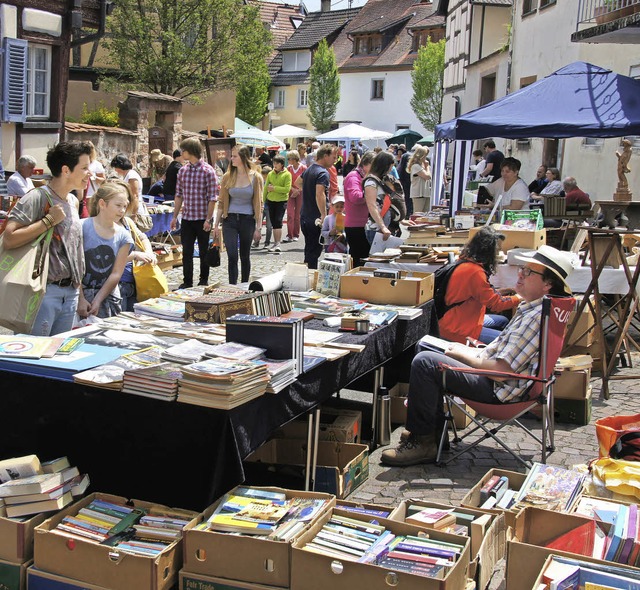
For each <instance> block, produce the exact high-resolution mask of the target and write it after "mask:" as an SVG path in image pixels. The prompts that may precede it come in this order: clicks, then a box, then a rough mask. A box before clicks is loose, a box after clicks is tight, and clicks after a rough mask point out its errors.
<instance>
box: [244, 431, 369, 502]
mask: <svg viewBox="0 0 640 590" xmlns="http://www.w3.org/2000/svg"><path fill="white" fill-rule="evenodd" d="M306 459H307V441H306V440H300V439H297V438H296V439H288V438H274V439H272V440H270V441H268V442H266V443H265V444H263V445H262V446H261V447H259V448H258V449H256V450H255V451H254V452H253V453H251V455H249V456H248V457H247V458H246V459H245V471H246V472H247V479H248V480H249V481H253V479H254V478H259V480H260V481H258V482H256V483H263V481H262V480H264V479H266V480H267V481H273V478H274V476H275V477H277V475H278V474H279V473H280V472H283V473H285V474H286V476H287V477H288V478H290V477H292V474H296V473H297V475H298V481H299V483H300V487H301V488H302V487H304V485H303V484H304V480H305V470H306ZM317 459H318V461H317V467H316V474H315V479H314V484H315V488H314V489H316V490H318V491H319V492H326V493H328V494H334V495H335V496H336V497H337V498H346V497H347V496H348V495H349V494H351V493H352V492H353V491H354V490H355V489H356V488H358V487H359V486H360V485H362V484H363V483H364V482H365V481H367V478H368V477H369V447H368V446H367V445H357V444H350V443H339V442H332V441H319V442H318V453H317ZM287 485H290V486H292V487H296V486H295V482H294V483H293V484H292V483H287Z"/></svg>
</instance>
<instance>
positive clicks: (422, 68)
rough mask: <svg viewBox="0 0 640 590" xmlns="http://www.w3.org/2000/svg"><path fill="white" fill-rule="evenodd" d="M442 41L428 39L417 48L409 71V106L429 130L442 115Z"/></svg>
mask: <svg viewBox="0 0 640 590" xmlns="http://www.w3.org/2000/svg"><path fill="white" fill-rule="evenodd" d="M444 43H445V42H444V39H441V40H440V41H438V42H437V43H432V42H431V40H430V39H429V40H428V41H427V44H426V45H423V46H422V47H420V48H419V49H418V57H417V58H416V60H415V61H414V62H413V72H411V85H412V87H413V96H412V97H411V108H412V109H413V112H414V113H415V114H416V117H418V120H419V121H420V123H422V125H423V126H424V128H425V129H429V130H432V129H434V128H435V126H436V125H437V124H438V123H440V118H441V116H442V95H443V91H444V90H443V85H444Z"/></svg>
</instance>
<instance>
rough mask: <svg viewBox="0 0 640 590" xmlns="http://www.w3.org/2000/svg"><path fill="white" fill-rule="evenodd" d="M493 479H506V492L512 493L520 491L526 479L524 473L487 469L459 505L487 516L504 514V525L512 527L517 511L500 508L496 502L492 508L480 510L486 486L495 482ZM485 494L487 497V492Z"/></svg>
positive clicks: (483, 501)
mask: <svg viewBox="0 0 640 590" xmlns="http://www.w3.org/2000/svg"><path fill="white" fill-rule="evenodd" d="M495 477H497V478H498V479H500V478H502V477H504V478H506V482H507V483H506V485H507V490H512V491H513V492H518V491H520V488H521V487H522V484H523V483H524V481H525V479H526V475H525V474H524V473H518V472H517V471H506V470H504V469H489V471H487V473H486V474H485V475H484V476H483V477H482V479H481V480H480V481H479V482H478V483H477V484H476V485H475V486H473V487H472V488H471V489H470V490H469V491H468V492H467V494H466V495H465V496H464V498H462V500H461V501H460V505H461V506H463V507H465V508H475V509H477V510H480V511H481V512H486V513H489V514H503V513H504V519H505V524H506V525H507V526H513V525H514V524H515V517H516V514H517V510H515V509H513V508H501V507H499V506H498V505H497V504H498V502H496V505H495V506H494V507H492V508H482V505H483V504H485V502H486V499H487V498H485V490H486V486H487V484H489V483H490V482H491V481H495V479H492V478H495ZM486 493H487V495H488V491H487V492H486Z"/></svg>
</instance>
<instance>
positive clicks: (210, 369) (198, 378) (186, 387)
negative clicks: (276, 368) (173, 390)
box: [178, 358, 269, 410]
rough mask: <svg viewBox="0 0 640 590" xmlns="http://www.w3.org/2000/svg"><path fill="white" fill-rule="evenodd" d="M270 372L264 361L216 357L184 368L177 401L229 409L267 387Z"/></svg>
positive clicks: (257, 395)
mask: <svg viewBox="0 0 640 590" xmlns="http://www.w3.org/2000/svg"><path fill="white" fill-rule="evenodd" d="M268 382H269V372H268V370H267V366H266V364H265V363H263V362H261V361H235V360H230V359H224V358H213V359H208V360H205V361H201V362H199V363H193V364H191V365H185V366H184V367H183V368H182V379H180V380H179V382H178V401H179V402H183V403H186V404H195V405H198V406H206V407H209V408H219V409H223V410H230V409H232V408H235V407H237V406H239V405H242V404H244V403H246V402H248V401H250V400H252V399H255V398H256V397H260V396H261V395H263V394H264V393H265V392H266V390H267V383H268Z"/></svg>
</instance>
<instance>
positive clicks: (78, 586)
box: [27, 567, 109, 590]
mask: <svg viewBox="0 0 640 590" xmlns="http://www.w3.org/2000/svg"><path fill="white" fill-rule="evenodd" d="M27 587H28V588H29V590H109V589H108V588H106V587H105V586H96V585H95V584H85V583H84V582H80V581H79V580H73V579H71V578H66V577H65V576H58V575H56V574H51V573H49V572H43V571H41V570H38V569H36V568H34V567H30V568H29V569H28V570H27Z"/></svg>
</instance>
